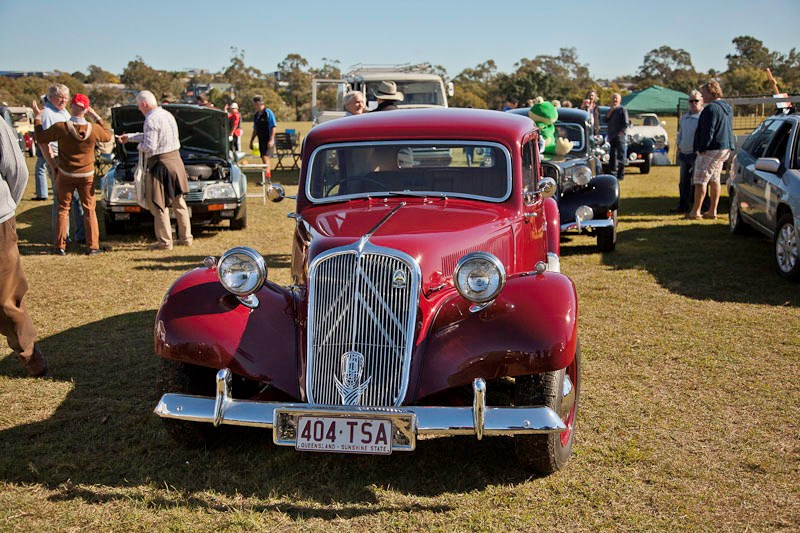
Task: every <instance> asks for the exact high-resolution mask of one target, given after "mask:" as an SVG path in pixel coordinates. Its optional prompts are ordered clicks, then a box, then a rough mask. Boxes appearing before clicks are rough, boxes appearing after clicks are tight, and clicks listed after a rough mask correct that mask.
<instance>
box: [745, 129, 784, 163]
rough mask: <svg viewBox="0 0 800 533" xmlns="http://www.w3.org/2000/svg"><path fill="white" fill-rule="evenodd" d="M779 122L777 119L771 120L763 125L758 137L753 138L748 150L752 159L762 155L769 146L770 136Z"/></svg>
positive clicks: (773, 133)
mask: <svg viewBox="0 0 800 533" xmlns="http://www.w3.org/2000/svg"><path fill="white" fill-rule="evenodd" d="M780 124H781V123H780V122H779V121H777V120H771V121H769V122H767V123H766V124H765V125H764V129H763V130H762V132H761V134H760V135H759V136H758V138H757V139H755V142H754V143H753V146H752V148H751V150H748V151H749V153H750V155H751V156H753V158H754V159H758V158H759V157H764V153H765V152H766V151H767V147H769V145H770V142H771V141H772V137H773V136H774V135H775V131H776V130H777V129H778V127H779V126H780Z"/></svg>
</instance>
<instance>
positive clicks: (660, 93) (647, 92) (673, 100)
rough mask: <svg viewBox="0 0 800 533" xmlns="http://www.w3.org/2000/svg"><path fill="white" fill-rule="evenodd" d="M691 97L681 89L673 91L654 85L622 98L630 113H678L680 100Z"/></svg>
mask: <svg viewBox="0 0 800 533" xmlns="http://www.w3.org/2000/svg"><path fill="white" fill-rule="evenodd" d="M681 98H683V99H684V100H686V99H688V98H689V95H688V94H686V93H682V92H681V91H673V90H672V89H667V88H665V87H659V86H658V85H653V86H652V87H648V88H647V89H644V90H643V91H636V92H635V93H631V94H629V95H627V96H626V97H625V98H623V99H622V105H624V106H625V107H626V108H628V113H629V114H631V115H635V114H637V113H661V114H667V113H677V109H678V101H679V100H680V99H681Z"/></svg>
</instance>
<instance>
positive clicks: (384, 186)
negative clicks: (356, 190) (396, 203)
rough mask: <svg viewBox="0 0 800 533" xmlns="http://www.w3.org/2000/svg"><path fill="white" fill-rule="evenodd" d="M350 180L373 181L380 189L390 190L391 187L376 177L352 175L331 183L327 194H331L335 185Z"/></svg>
mask: <svg viewBox="0 0 800 533" xmlns="http://www.w3.org/2000/svg"><path fill="white" fill-rule="evenodd" d="M348 181H364V182H369V183H372V184H374V185H377V186H378V187H379V188H380V189H379V190H381V191H388V190H389V188H388V187H387V186H386V184H385V183H381V182H380V181H378V180H376V179H372V178H367V177H366V176H352V177H350V178H342V179H340V180H336V181H334V182H333V183H331V186H330V187H328V190H327V191H326V192H325V196H328V195H330V193H331V191H332V190H333V189H334V187H336V186H337V185H342V184H344V183H347V182H348Z"/></svg>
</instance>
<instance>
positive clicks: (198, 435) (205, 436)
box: [156, 359, 222, 448]
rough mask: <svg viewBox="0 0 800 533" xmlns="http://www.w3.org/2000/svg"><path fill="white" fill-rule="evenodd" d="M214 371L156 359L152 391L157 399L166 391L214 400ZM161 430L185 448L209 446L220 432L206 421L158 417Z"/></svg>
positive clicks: (215, 441)
mask: <svg viewBox="0 0 800 533" xmlns="http://www.w3.org/2000/svg"><path fill="white" fill-rule="evenodd" d="M216 373H217V371H216V370H214V369H213V368H206V367H201V366H196V365H190V364H188V363H180V362H178V361H171V360H169V359H160V360H159V365H158V379H157V381H156V389H157V391H158V395H159V398H160V397H161V395H163V394H165V393H168V392H176V393H179V394H192V395H195V396H208V397H212V398H213V397H214V396H215V394H216V391H215V387H216V381H215V376H216ZM161 421H162V422H163V423H164V428H165V429H166V430H167V433H168V434H169V436H170V437H172V438H173V439H174V440H175V441H177V442H178V443H180V444H182V445H183V446H186V447H187V448H204V447H211V446H214V445H215V444H217V443H218V442H219V441H220V437H221V435H222V430H221V429H220V428H215V427H214V426H213V424H209V423H206V422H187V421H185V420H174V419H171V418H162V419H161Z"/></svg>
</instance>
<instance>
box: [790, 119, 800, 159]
mask: <svg viewBox="0 0 800 533" xmlns="http://www.w3.org/2000/svg"><path fill="white" fill-rule="evenodd" d="M792 159H793V161H792V168H798V169H800V125H798V124H795V127H794V157H793V158H792Z"/></svg>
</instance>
